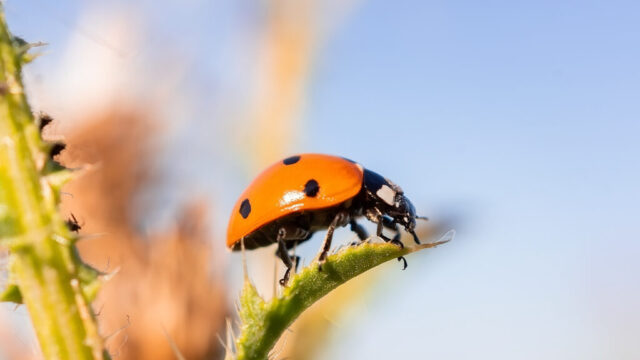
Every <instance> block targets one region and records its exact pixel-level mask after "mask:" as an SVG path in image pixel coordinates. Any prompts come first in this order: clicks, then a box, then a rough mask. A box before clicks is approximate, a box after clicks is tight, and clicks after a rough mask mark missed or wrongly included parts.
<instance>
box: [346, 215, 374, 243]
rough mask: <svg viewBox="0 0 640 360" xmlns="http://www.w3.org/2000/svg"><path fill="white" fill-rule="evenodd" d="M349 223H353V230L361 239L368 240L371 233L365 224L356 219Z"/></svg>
mask: <svg viewBox="0 0 640 360" xmlns="http://www.w3.org/2000/svg"><path fill="white" fill-rule="evenodd" d="M349 224H350V225H351V231H353V232H354V233H356V235H358V239H360V241H365V240H367V238H368V237H369V234H367V230H366V229H365V228H364V226H362V225H360V224H358V223H357V222H356V221H355V220H354V219H351V220H350V221H349Z"/></svg>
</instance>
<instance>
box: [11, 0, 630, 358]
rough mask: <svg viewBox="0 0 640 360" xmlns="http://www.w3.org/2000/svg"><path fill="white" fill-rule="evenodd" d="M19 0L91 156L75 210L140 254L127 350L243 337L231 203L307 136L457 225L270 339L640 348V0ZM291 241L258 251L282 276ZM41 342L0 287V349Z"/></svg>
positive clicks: (65, 115) (302, 348)
mask: <svg viewBox="0 0 640 360" xmlns="http://www.w3.org/2000/svg"><path fill="white" fill-rule="evenodd" d="M4 3H5V9H6V17H7V19H8V22H9V25H10V26H11V29H12V31H13V33H14V34H15V35H18V36H20V37H23V38H24V39H26V40H28V41H43V42H46V43H48V44H49V45H48V46H46V47H44V48H42V49H41V51H42V52H43V56H41V57H40V58H38V59H37V60H36V61H35V62H34V63H32V64H30V65H29V66H28V67H26V69H25V81H26V83H27V87H28V92H29V95H30V100H31V102H32V105H33V106H34V109H36V110H37V111H44V112H46V113H48V114H50V115H51V116H53V118H54V119H56V121H55V122H54V123H53V124H52V125H51V126H50V127H48V128H47V130H46V132H47V135H49V136H52V137H55V136H64V137H65V138H66V139H67V141H68V143H69V146H68V148H67V150H66V151H65V152H63V154H62V156H61V161H63V162H64V163H65V164H67V165H69V166H75V167H82V166H84V167H85V168H86V169H87V171H85V173H84V175H83V176H82V177H80V178H79V179H78V180H76V181H74V182H73V183H72V184H70V185H69V186H67V188H66V195H65V197H64V203H63V209H62V211H63V212H64V214H65V216H70V215H71V214H74V216H75V217H76V218H77V219H78V220H79V223H80V224H81V225H82V226H83V228H82V230H81V232H80V233H81V235H83V237H84V238H85V239H84V240H83V241H82V242H81V243H80V245H79V246H80V250H81V253H82V255H83V258H85V259H86V260H87V261H88V262H89V263H91V264H93V265H94V266H96V267H97V268H99V269H101V270H104V271H118V273H117V274H116V275H115V276H114V277H113V279H112V280H111V281H110V282H108V283H107V284H106V285H105V287H104V289H103V291H102V292H101V294H100V296H99V298H98V300H97V301H96V302H95V304H94V307H95V308H96V311H97V312H98V313H99V316H98V318H99V321H100V325H101V328H102V333H103V334H105V335H106V336H108V342H107V343H108V347H109V350H110V352H111V354H112V355H113V356H114V358H116V359H173V358H175V357H176V356H175V354H174V352H173V350H172V348H171V344H172V343H173V344H175V345H176V346H177V347H178V348H179V349H180V351H181V352H182V354H184V356H185V357H186V358H187V359H220V358H222V356H223V354H224V349H223V347H222V345H221V342H220V341H219V337H222V338H224V336H225V319H227V318H230V319H232V322H233V321H235V320H234V319H235V318H234V316H235V308H234V306H235V305H234V302H235V300H234V299H235V298H236V297H237V295H238V292H239V289H240V287H241V285H242V276H243V274H242V268H241V260H242V259H241V256H240V254H236V253H233V254H231V253H229V252H227V250H226V249H225V246H224V239H225V233H226V222H227V220H228V215H229V213H230V211H231V207H232V206H233V204H234V202H235V200H236V197H237V196H238V195H239V194H240V193H241V192H242V190H243V189H244V188H245V187H246V186H247V185H248V183H249V182H250V181H251V179H252V178H253V177H254V176H255V175H256V174H257V173H258V172H259V171H260V170H261V169H262V168H263V167H265V166H267V165H269V164H270V163H272V162H274V161H277V160H278V159H280V158H282V157H284V156H287V155H291V154H295V153H303V152H322V153H330V154H338V155H341V156H345V157H348V158H351V159H354V160H357V161H358V162H360V163H362V164H363V165H364V166H366V167H368V168H370V169H373V170H374V171H377V172H379V173H381V174H384V175H385V176H387V177H389V178H390V179H392V180H393V181H394V182H396V183H398V184H399V185H401V186H402V187H403V189H404V190H405V192H406V193H407V195H408V196H409V197H410V198H411V199H412V201H413V203H414V204H415V205H416V207H417V208H418V210H419V212H420V214H421V215H426V216H429V217H430V218H431V220H432V221H431V225H429V226H425V227H422V228H421V229H420V231H421V234H422V235H423V237H424V238H428V237H430V236H433V237H439V236H441V235H442V234H443V233H444V232H446V231H447V230H449V229H451V228H455V229H456V231H457V237H456V239H455V241H453V242H451V243H449V244H447V245H445V246H442V247H439V248H437V249H433V250H428V251H425V252H423V253H420V254H416V255H411V256H409V257H408V259H407V260H408V261H409V267H408V269H407V270H406V271H401V270H400V268H401V266H400V264H398V263H396V262H390V263H388V264H385V265H383V266H382V267H380V268H379V269H377V270H375V271H373V272H371V273H370V274H367V275H366V276H363V277H361V278H359V279H356V280H355V281H353V282H352V283H349V284H348V285H346V286H343V287H341V288H339V289H338V290H337V291H336V292H334V293H333V294H331V295H330V296H328V297H327V298H325V299H323V300H322V301H321V302H320V303H319V304H317V305H316V306H314V307H313V308H312V309H310V310H309V311H308V312H307V313H306V314H305V315H304V316H303V317H302V318H301V319H300V321H298V322H297V323H296V324H295V325H294V326H293V327H292V330H291V331H290V332H288V333H287V334H286V335H285V336H284V339H283V341H281V342H280V343H279V344H278V346H276V349H275V350H274V353H273V357H274V358H277V359H284V358H289V359H386V358H404V359H429V358H433V359H436V358H437V359H541V358H545V359H638V358H640V343H639V342H638V334H640V281H639V277H638V274H640V262H639V260H638V259H640V221H639V220H638V216H639V215H640V190H639V189H638V184H640V166H639V165H638V164H639V163H638V157H639V155H640V141H639V139H640V101H638V99H640V67H639V66H638V64H640V46H639V45H640V44H639V43H638V41H639V40H638V39H640V15H639V14H640V3H638V2H635V1H621V0H613V1H607V2H603V1H580V2H573V1H568V2H558V1H536V2H513V1H491V2H473V1H406V2H388V1H381V0H369V1H365V0H362V1H356V0H352V1H344V0H342V1H337V0H330V1H317V0H297V1H296V0H263V1H246V0H240V1H238V0H218V1H202V0H189V1H169V0H167V1H149V0H146V1H136V2H131V1H123V0H114V1H108V2H104V1H96V0H82V1H80V0H63V1H59V2H55V3H53V2H47V1H44V0H20V1H17V0H6V1H4ZM323 235H324V234H323V233H320V234H317V235H316V236H315V237H314V239H315V240H314V239H312V240H311V241H310V242H308V243H305V244H304V245H303V246H301V247H300V248H299V249H298V251H299V253H300V254H301V255H302V257H303V259H304V261H305V262H306V263H309V262H310V261H311V260H312V259H313V257H314V255H315V253H316V251H317V249H318V247H319V245H320V242H319V240H318V239H319V238H320V237H322V236H323ZM336 237H337V239H338V240H339V241H338V243H340V242H343V243H344V242H349V241H351V240H353V238H354V235H353V234H352V233H350V232H349V231H348V230H347V229H346V228H345V229H342V230H339V231H338V232H337V233H336ZM273 252H274V249H273V248H267V249H262V250H258V251H254V252H251V253H249V254H247V255H248V256H247V257H248V266H249V276H250V278H251V279H252V281H253V282H254V283H256V285H257V287H258V289H259V290H260V292H261V293H262V294H263V295H264V296H265V297H271V296H272V295H273V292H274V289H276V290H275V291H277V287H276V286H275V280H274V279H277V278H279V276H280V272H281V271H282V269H279V268H277V267H278V266H279V265H278V262H277V261H276V259H275V258H274V256H273ZM27 358H33V359H37V358H39V354H38V349H37V345H36V342H35V340H34V337H33V334H32V330H31V329H30V325H29V322H28V315H27V314H26V311H25V310H24V308H23V307H15V306H12V305H8V304H2V305H0V359H27Z"/></svg>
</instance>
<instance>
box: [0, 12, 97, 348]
mask: <svg viewBox="0 0 640 360" xmlns="http://www.w3.org/2000/svg"><path fill="white" fill-rule="evenodd" d="M25 59H26V56H25V54H24V48H21V47H20V44H19V43H18V42H17V41H15V39H14V38H12V36H11V34H10V33H9V31H8V29H7V24H6V21H5V18H4V11H3V9H2V7H1V5H0V242H1V243H2V244H3V245H5V246H7V247H8V249H9V253H10V257H9V274H10V277H11V281H12V283H13V285H15V286H17V288H18V289H19V295H20V296H21V300H22V301H23V302H24V304H25V305H26V307H27V309H28V311H29V314H30V317H31V321H32V323H33V327H34V329H35V332H36V335H37V337H38V340H39V342H40V346H41V349H42V353H43V355H44V357H45V358H46V359H102V358H104V357H105V355H104V354H105V353H104V348H103V340H102V338H101V337H100V336H99V334H98V327H97V324H96V323H95V320H94V316H93V314H92V311H91V309H90V306H89V301H88V299H87V296H86V295H85V294H84V293H83V291H82V288H81V279H80V278H79V271H80V269H81V268H82V266H83V264H82V263H81V262H80V261H79V258H78V257H77V254H76V252H75V247H74V237H73V236H72V234H70V232H69V230H68V229H67V228H66V226H65V223H64V220H63V219H62V217H61V216H60V214H59V213H58V211H57V205H58V197H59V187H56V186H54V185H52V184H51V183H49V181H48V178H47V176H46V174H43V173H42V172H43V169H44V168H45V166H44V164H46V163H47V161H49V157H48V154H47V149H48V145H47V144H44V143H43V142H42V140H41V139H40V134H39V129H38V127H37V125H36V124H35V122H34V119H33V115H32V112H31V109H30V107H29V104H28V102H27V99H26V96H25V94H24V89H23V85H22V79H21V67H22V63H23V62H24V61H25Z"/></svg>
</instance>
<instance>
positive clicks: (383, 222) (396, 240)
mask: <svg viewBox="0 0 640 360" xmlns="http://www.w3.org/2000/svg"><path fill="white" fill-rule="evenodd" d="M383 226H384V227H386V228H387V229H389V230H393V231H395V232H396V234H395V235H394V236H393V239H389V238H388V237H386V236H384V235H383V234H382V227H383ZM378 228H380V232H381V235H379V236H380V237H381V238H383V239H384V240H385V241H387V242H391V243H392V244H396V245H398V246H400V248H404V244H403V243H402V241H400V230H398V224H397V223H396V222H395V221H394V220H393V219H392V218H390V217H387V216H381V217H380V219H379V222H378ZM398 261H402V262H403V266H402V270H404V269H406V268H407V259H405V258H404V256H399V257H398Z"/></svg>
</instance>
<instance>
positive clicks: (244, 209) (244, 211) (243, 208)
mask: <svg viewBox="0 0 640 360" xmlns="http://www.w3.org/2000/svg"><path fill="white" fill-rule="evenodd" d="M250 212H251V203H249V199H244V200H242V204H240V215H242V218H243V219H246V218H247V216H249V213H250Z"/></svg>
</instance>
